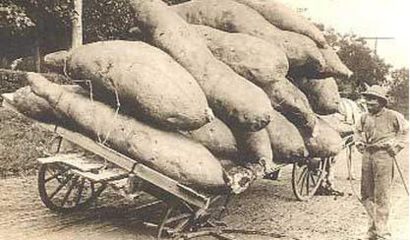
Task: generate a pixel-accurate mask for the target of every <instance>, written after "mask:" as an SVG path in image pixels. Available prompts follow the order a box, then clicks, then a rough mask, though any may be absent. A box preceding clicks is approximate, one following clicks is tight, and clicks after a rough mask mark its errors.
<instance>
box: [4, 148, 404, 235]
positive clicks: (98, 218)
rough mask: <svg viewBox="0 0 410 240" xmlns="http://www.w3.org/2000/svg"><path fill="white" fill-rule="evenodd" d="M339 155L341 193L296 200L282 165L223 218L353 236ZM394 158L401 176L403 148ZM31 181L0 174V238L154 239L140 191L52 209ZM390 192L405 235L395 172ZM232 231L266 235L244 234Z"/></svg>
mask: <svg viewBox="0 0 410 240" xmlns="http://www.w3.org/2000/svg"><path fill="white" fill-rule="evenodd" d="M342 155H343V154H342ZM342 155H341V156H339V158H338V161H337V174H336V181H337V185H338V188H339V189H341V190H343V191H344V192H345V196H343V197H329V196H317V197H315V198H314V199H312V200H311V201H309V202H298V201H296V200H295V198H294V196H293V193H292V190H291V183H290V170H291V168H290V167H286V168H284V170H283V171H282V174H281V177H280V180H278V181H269V180H262V181H259V182H257V183H255V184H254V185H253V186H252V187H251V188H250V189H249V190H248V191H247V192H245V193H243V194H241V195H239V196H236V197H235V198H234V199H233V200H232V202H231V203H230V205H229V209H230V211H229V215H227V216H226V217H224V219H223V220H224V221H225V222H226V223H227V224H228V225H229V226H230V227H235V228H247V229H257V230H264V231H273V232H276V233H280V234H283V235H286V236H288V237H287V238H281V239H305V240H312V239H326V240H349V239H352V240H353V239H359V238H360V237H361V236H363V235H364V234H365V232H366V225H367V216H366V214H365V212H364V210H363V208H362V207H361V205H360V203H359V202H358V201H357V200H356V197H355V195H352V191H351V189H350V185H349V182H348V181H347V180H346V176H347V171H346V162H345V160H344V156H342ZM398 158H399V161H400V163H401V165H402V168H404V169H405V176H406V177H407V176H408V161H407V159H408V150H404V151H403V152H402V153H401V154H400V155H399V156H398ZM354 163H355V168H354V174H355V176H356V179H360V172H359V169H360V161H359V156H357V155H356V156H355V161H354ZM358 183H359V181H358V180H355V181H353V184H354V186H355V188H356V191H359V186H358ZM36 184H37V183H36V177H35V176H28V177H15V178H6V179H1V180H0V193H1V194H0V239H15V240H20V239H21V240H22V239H36V240H40V239H41V240H54V239H55V240H57V239H65V240H71V239H73V240H74V239H83V240H94V239H101V240H106V239H107V240H108V239H118V240H128V239H141V240H142V239H154V238H153V237H152V236H153V232H152V231H151V230H149V229H147V228H145V227H144V226H143V224H142V221H141V216H143V215H144V212H143V211H138V210H135V208H136V207H137V206H139V205H141V204H143V203H144V202H147V201H148V200H149V199H148V198H146V197H145V198H143V199H144V200H140V201H137V202H131V201H127V200H125V199H122V198H120V197H117V196H116V195H114V194H113V193H111V192H104V193H103V195H102V196H101V198H100V199H99V200H98V202H97V203H96V204H95V205H93V206H92V207H91V208H90V209H88V210H83V211H81V212H77V213H73V214H58V213H54V212H52V211H50V210H48V209H47V208H45V207H44V206H43V204H42V203H41V201H40V199H39V196H38V193H37V185H36ZM393 192H394V194H393V199H392V200H393V201H392V202H393V211H392V219H391V225H392V230H393V234H394V236H393V239H395V240H405V239H409V235H408V223H409V222H408V211H409V209H408V197H407V196H406V195H405V192H404V190H403V186H402V185H401V183H400V179H399V177H398V175H397V174H396V177H395V184H394V191H393ZM237 237H238V238H239V239H267V238H266V237H264V238H262V237H258V236H245V235H241V236H239V235H237ZM203 239H205V238H203ZM207 239H212V238H207ZM270 239H272V238H270Z"/></svg>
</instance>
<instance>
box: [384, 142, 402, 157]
mask: <svg viewBox="0 0 410 240" xmlns="http://www.w3.org/2000/svg"><path fill="white" fill-rule="evenodd" d="M402 149H403V146H401V145H393V144H391V145H388V146H387V152H388V153H389V154H390V155H391V156H393V157H394V156H396V155H397V153H399V152H400V151H401V150H402Z"/></svg>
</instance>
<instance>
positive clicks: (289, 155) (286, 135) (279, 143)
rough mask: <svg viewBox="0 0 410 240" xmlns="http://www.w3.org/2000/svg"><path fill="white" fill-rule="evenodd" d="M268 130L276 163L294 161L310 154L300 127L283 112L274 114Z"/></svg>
mask: <svg viewBox="0 0 410 240" xmlns="http://www.w3.org/2000/svg"><path fill="white" fill-rule="evenodd" d="M266 130H267V132H268V135H269V138H270V142H271V146H272V151H273V161H274V162H275V163H287V162H294V161H297V160H300V159H301V158H304V157H306V156H307V155H308V152H307V149H306V147H305V144H304V141H303V138H302V136H301V135H300V133H299V131H298V129H297V128H296V127H295V126H294V125H293V124H292V123H291V122H289V121H288V120H287V119H286V118H285V117H284V116H282V115H281V114H279V113H277V114H275V115H274V117H273V119H272V121H271V123H270V124H269V125H268V126H267V127H266Z"/></svg>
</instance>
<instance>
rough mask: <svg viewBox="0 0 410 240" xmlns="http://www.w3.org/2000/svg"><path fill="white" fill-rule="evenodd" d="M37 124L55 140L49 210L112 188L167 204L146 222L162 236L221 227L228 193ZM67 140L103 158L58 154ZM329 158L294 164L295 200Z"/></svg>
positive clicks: (82, 202)
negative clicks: (208, 190)
mask: <svg viewBox="0 0 410 240" xmlns="http://www.w3.org/2000/svg"><path fill="white" fill-rule="evenodd" d="M2 96H3V99H4V100H3V107H5V108H8V109H10V110H12V111H14V112H17V113H19V112H18V110H16V109H15V107H14V106H13V104H12V103H13V94H12V93H10V94H3V95H2ZM34 121H35V120H34ZM37 123H38V124H39V125H40V126H41V127H43V128H44V129H47V130H49V131H52V132H54V133H55V135H56V136H57V137H54V139H53V140H52V141H50V144H51V145H52V146H53V148H54V151H53V153H52V154H51V155H50V156H49V157H46V158H39V159H38V162H39V163H40V168H39V172H38V190H39V194H40V197H41V200H42V202H43V203H44V204H45V205H46V206H47V207H48V208H49V209H51V210H56V211H60V212H69V211H73V210H78V209H82V208H84V207H87V206H89V204H90V203H91V202H93V201H94V200H95V199H97V198H98V196H100V194H101V193H102V192H103V191H104V190H105V189H106V188H107V187H111V188H112V189H114V190H115V191H116V192H117V193H119V194H121V195H123V196H125V197H127V198H136V197H137V196H138V195H139V194H141V193H142V192H145V193H148V194H149V195H151V196H154V197H155V198H156V199H157V200H156V201H154V202H152V203H149V204H147V205H146V207H148V206H153V205H155V204H159V203H165V204H166V206H167V208H166V209H165V211H164V213H163V217H162V219H160V221H157V222H156V223H152V222H147V223H146V224H147V225H148V226H153V227H156V228H157V237H158V238H161V237H162V236H164V235H165V233H167V234H168V235H171V236H178V235H180V234H182V233H183V232H195V231H198V230H199V229H203V228H215V227H218V226H219V227H220V225H221V223H220V222H218V221H217V220H218V217H216V216H221V215H222V214H223V212H224V211H225V210H226V205H227V204H228V200H229V199H230V196H231V195H230V193H227V192H213V193H205V192H200V191H198V190H195V189H192V188H190V187H188V186H185V185H183V184H180V183H179V182H177V181H175V180H174V179H171V178H169V177H167V176H165V175H163V174H161V173H160V172H157V171H156V170H153V169H152V168H150V167H147V166H145V165H143V164H141V163H139V162H138V161H135V160H134V159H131V158H129V157H127V156H125V155H123V154H121V153H119V152H117V151H115V150H113V149H111V148H109V147H107V146H106V145H104V144H102V143H100V142H96V141H94V140H92V139H90V138H88V137H86V136H84V135H82V134H79V133H77V132H74V131H71V130H69V129H66V128H64V127H61V126H58V125H54V124H46V123H42V122H37ZM63 140H65V141H69V142H71V143H74V144H76V145H78V146H80V147H81V148H83V149H85V150H87V151H89V152H91V153H93V154H95V155H97V156H99V157H100V160H95V159H90V158H88V157H85V156H84V155H80V154H75V153H68V154H67V153H66V154H63V153H60V147H61V144H62V142H63ZM101 159H102V160H101ZM331 160H332V159H331V158H320V159H310V158H306V159H303V160H301V161H297V162H295V163H293V171H292V187H293V191H294V193H295V196H296V198H297V199H299V200H307V199H309V198H311V197H312V196H313V195H314V194H315V192H316V190H317V189H318V187H319V186H320V184H321V182H322V180H323V179H324V177H325V176H326V174H327V172H326V170H327V168H328V166H329V161H331ZM215 213H216V214H215ZM242 233H244V231H242Z"/></svg>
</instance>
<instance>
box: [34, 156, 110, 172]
mask: <svg viewBox="0 0 410 240" xmlns="http://www.w3.org/2000/svg"><path fill="white" fill-rule="evenodd" d="M37 161H38V162H40V163H41V164H49V163H63V164H65V165H68V166H70V167H71V168H74V169H78V170H80V171H82V172H90V171H94V170H99V169H102V168H103V167H104V164H100V163H91V162H90V160H88V159H87V158H85V157H84V156H83V155H82V154H78V153H76V154H56V155H54V156H51V157H46V158H38V159H37Z"/></svg>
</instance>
